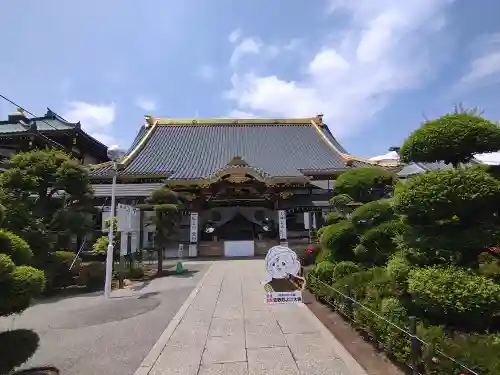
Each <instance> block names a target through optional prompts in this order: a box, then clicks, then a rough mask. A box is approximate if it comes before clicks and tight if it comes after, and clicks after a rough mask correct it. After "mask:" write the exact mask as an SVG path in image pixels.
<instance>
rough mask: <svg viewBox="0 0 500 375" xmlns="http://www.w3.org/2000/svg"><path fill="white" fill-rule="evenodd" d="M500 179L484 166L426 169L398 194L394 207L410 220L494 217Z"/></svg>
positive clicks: (497, 202)
mask: <svg viewBox="0 0 500 375" xmlns="http://www.w3.org/2000/svg"><path fill="white" fill-rule="evenodd" d="M499 203H500V181H498V180H496V179H494V178H493V177H491V176H490V175H488V174H487V173H486V172H484V171H483V170H481V169H476V168H471V169H465V170H462V169H458V170H444V171H438V172H433V173H425V174H422V175H419V176H416V177H414V178H412V179H411V180H409V181H408V182H407V188H406V189H405V190H404V191H402V192H401V193H400V194H397V195H396V196H395V198H394V210H395V212H396V213H397V214H399V215H405V218H406V220H407V222H408V224H411V225H420V224H431V223H435V222H441V221H446V222H448V221H451V220H452V219H453V218H455V217H456V219H455V220H456V221H458V222H461V221H465V223H464V224H467V223H468V221H471V220H474V221H477V220H479V221H481V220H482V219H486V218H487V219H492V216H493V214H496V213H497V212H498V211H499V210H500V207H497V206H498V204H499Z"/></svg>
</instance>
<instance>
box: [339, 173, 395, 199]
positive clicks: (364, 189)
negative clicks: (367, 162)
mask: <svg viewBox="0 0 500 375" xmlns="http://www.w3.org/2000/svg"><path fill="white" fill-rule="evenodd" d="M395 181H396V174H395V173H394V172H391V171H387V170H385V169H382V168H379V167H358V168H353V169H351V170H349V171H347V172H344V173H342V174H341V175H340V176H339V177H338V178H337V180H336V181H335V187H334V190H335V194H347V195H349V196H350V197H351V198H352V199H354V201H356V202H361V203H366V202H370V201H373V200H377V199H381V198H383V197H384V195H385V192H384V189H385V188H386V187H392V186H394V184H395Z"/></svg>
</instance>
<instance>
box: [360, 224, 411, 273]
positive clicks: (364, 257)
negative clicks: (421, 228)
mask: <svg viewBox="0 0 500 375" xmlns="http://www.w3.org/2000/svg"><path fill="white" fill-rule="evenodd" d="M404 230H405V226H404V224H403V223H402V222H401V221H400V220H392V221H387V222H385V223H382V224H380V225H378V226H375V227H373V228H371V229H369V230H367V231H366V232H365V233H363V235H361V237H360V244H359V245H358V246H357V247H356V248H355V249H354V254H355V255H356V258H357V259H358V260H359V261H360V262H363V263H368V264H372V265H379V266H381V265H384V264H385V263H386V262H387V260H388V259H389V256H390V255H391V254H392V253H394V252H395V251H396V244H395V243H394V241H393V238H394V237H395V236H396V235H398V234H402V233H403V232H404Z"/></svg>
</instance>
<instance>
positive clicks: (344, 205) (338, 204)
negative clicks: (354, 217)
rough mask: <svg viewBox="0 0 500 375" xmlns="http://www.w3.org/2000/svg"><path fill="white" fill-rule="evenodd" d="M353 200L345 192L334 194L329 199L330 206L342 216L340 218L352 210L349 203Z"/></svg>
mask: <svg viewBox="0 0 500 375" xmlns="http://www.w3.org/2000/svg"><path fill="white" fill-rule="evenodd" d="M353 202H354V200H353V199H352V198H351V197H350V196H349V195H347V194H339V195H335V196H334V197H333V198H331V199H330V202H329V203H330V206H332V207H333V208H334V209H335V212H336V213H338V214H339V215H341V216H342V220H343V219H344V218H345V217H346V216H347V215H348V214H349V213H350V212H351V211H352V206H351V203H353Z"/></svg>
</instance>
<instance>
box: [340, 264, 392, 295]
mask: <svg viewBox="0 0 500 375" xmlns="http://www.w3.org/2000/svg"><path fill="white" fill-rule="evenodd" d="M386 277H387V275H386V272H385V268H370V269H368V270H366V271H359V272H355V273H352V274H350V275H348V276H346V277H344V278H342V279H340V280H337V281H336V282H335V283H334V284H333V287H334V288H335V289H337V290H339V291H341V292H342V293H344V294H348V295H350V296H351V297H352V298H354V299H355V300H359V301H360V300H362V299H363V298H364V296H365V290H366V288H367V287H368V285H370V284H372V283H374V282H379V281H380V280H385V279H386Z"/></svg>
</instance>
